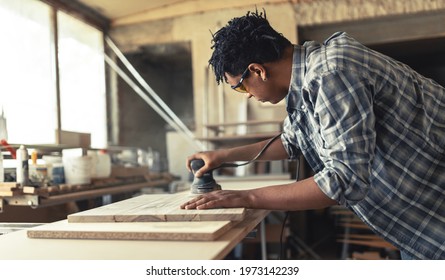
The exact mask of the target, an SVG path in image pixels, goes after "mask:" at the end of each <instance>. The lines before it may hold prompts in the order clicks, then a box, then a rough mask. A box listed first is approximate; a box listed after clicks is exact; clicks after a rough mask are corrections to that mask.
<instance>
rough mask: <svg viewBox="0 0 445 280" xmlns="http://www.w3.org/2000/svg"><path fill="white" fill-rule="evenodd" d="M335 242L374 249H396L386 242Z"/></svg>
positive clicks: (347, 240)
mask: <svg viewBox="0 0 445 280" xmlns="http://www.w3.org/2000/svg"><path fill="white" fill-rule="evenodd" d="M337 242H341V243H346V244H354V245H363V246H368V247H375V248H387V249H392V250H396V249H397V248H396V247H394V246H393V245H392V244H390V243H388V242H386V241H378V240H352V239H337Z"/></svg>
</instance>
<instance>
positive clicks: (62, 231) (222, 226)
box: [27, 220, 232, 241]
mask: <svg viewBox="0 0 445 280" xmlns="http://www.w3.org/2000/svg"><path fill="white" fill-rule="evenodd" d="M231 227H232V222H230V221H206V222H199V223H198V222H170V223H158V222H144V223H138V222H136V223H68V221H67V220H63V221H59V222H55V223H51V224H46V225H42V226H38V227H34V228H31V229H28V231H27V235H28V237H30V238H49V239H101V240H184V241H187V240H190V241H211V240H215V239H217V238H218V237H220V236H221V235H222V234H224V233H225V232H226V231H227V230H229V229H230V228H231Z"/></svg>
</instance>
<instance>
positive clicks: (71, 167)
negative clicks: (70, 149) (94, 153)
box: [53, 156, 93, 185]
mask: <svg viewBox="0 0 445 280" xmlns="http://www.w3.org/2000/svg"><path fill="white" fill-rule="evenodd" d="M62 161H63V170H64V174H65V183H67V184H69V185H83V184H90V183H91V170H92V167H93V161H92V158H91V157H90V156H66V157H65V156H63V158H62ZM53 169H54V167H53ZM53 176H54V173H53Z"/></svg>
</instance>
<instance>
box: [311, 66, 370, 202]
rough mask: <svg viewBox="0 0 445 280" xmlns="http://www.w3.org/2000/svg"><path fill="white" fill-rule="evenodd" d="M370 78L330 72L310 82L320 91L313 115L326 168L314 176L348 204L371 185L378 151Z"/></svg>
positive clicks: (320, 152)
mask: <svg viewBox="0 0 445 280" xmlns="http://www.w3.org/2000/svg"><path fill="white" fill-rule="evenodd" d="M367 84H368V83H367V82H366V79H362V78H361V75H360V74H359V73H353V71H352V72H351V71H347V72H346V71H338V70H334V71H329V72H327V73H325V74H324V75H323V76H322V77H321V78H320V79H318V80H316V81H314V82H313V83H311V84H310V87H312V88H311V89H310V90H311V91H312V92H317V96H316V99H315V100H311V102H312V103H313V105H312V106H311V107H309V108H312V110H313V112H311V113H312V115H313V116H314V118H315V120H316V122H315V124H313V125H314V126H315V127H316V129H317V130H319V132H320V137H321V141H315V142H316V143H321V144H319V145H320V146H319V147H318V151H319V157H320V159H321V161H322V162H323V163H324V168H323V169H322V170H321V171H320V172H318V173H317V174H316V175H315V177H314V179H315V181H316V182H317V184H318V186H319V187H320V188H321V190H322V191H323V192H324V193H325V194H326V195H328V196H329V197H331V198H332V199H334V200H336V201H338V202H339V203H340V204H344V205H354V204H355V203H356V202H358V201H360V200H362V199H363V198H364V197H365V196H366V194H367V192H368V190H369V186H370V181H369V178H370V177H371V176H370V174H371V166H372V160H373V155H374V154H373V153H374V150H375V136H376V135H375V130H374V123H375V116H374V114H373V110H372V102H373V101H372V93H371V92H370V88H369V87H368V86H367Z"/></svg>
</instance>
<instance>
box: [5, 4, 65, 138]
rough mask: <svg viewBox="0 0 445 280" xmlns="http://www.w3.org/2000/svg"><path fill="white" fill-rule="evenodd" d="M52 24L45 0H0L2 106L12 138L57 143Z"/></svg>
mask: <svg viewBox="0 0 445 280" xmlns="http://www.w3.org/2000/svg"><path fill="white" fill-rule="evenodd" d="M50 24H51V10H50V8H49V6H48V5H46V4H43V3H41V2H40V1H35V0H14V1H10V0H0V34H1V36H2V40H1V44H0V61H1V63H0V80H1V82H0V106H1V107H3V109H4V112H5V116H6V119H7V127H8V138H9V139H8V140H9V142H11V143H23V144H46V143H55V129H56V126H57V119H56V98H55V97H56V93H55V82H54V75H53V62H54V60H53V55H52V54H53V53H52V41H51V33H50V26H51V25H50ZM0 110H1V108H0Z"/></svg>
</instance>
